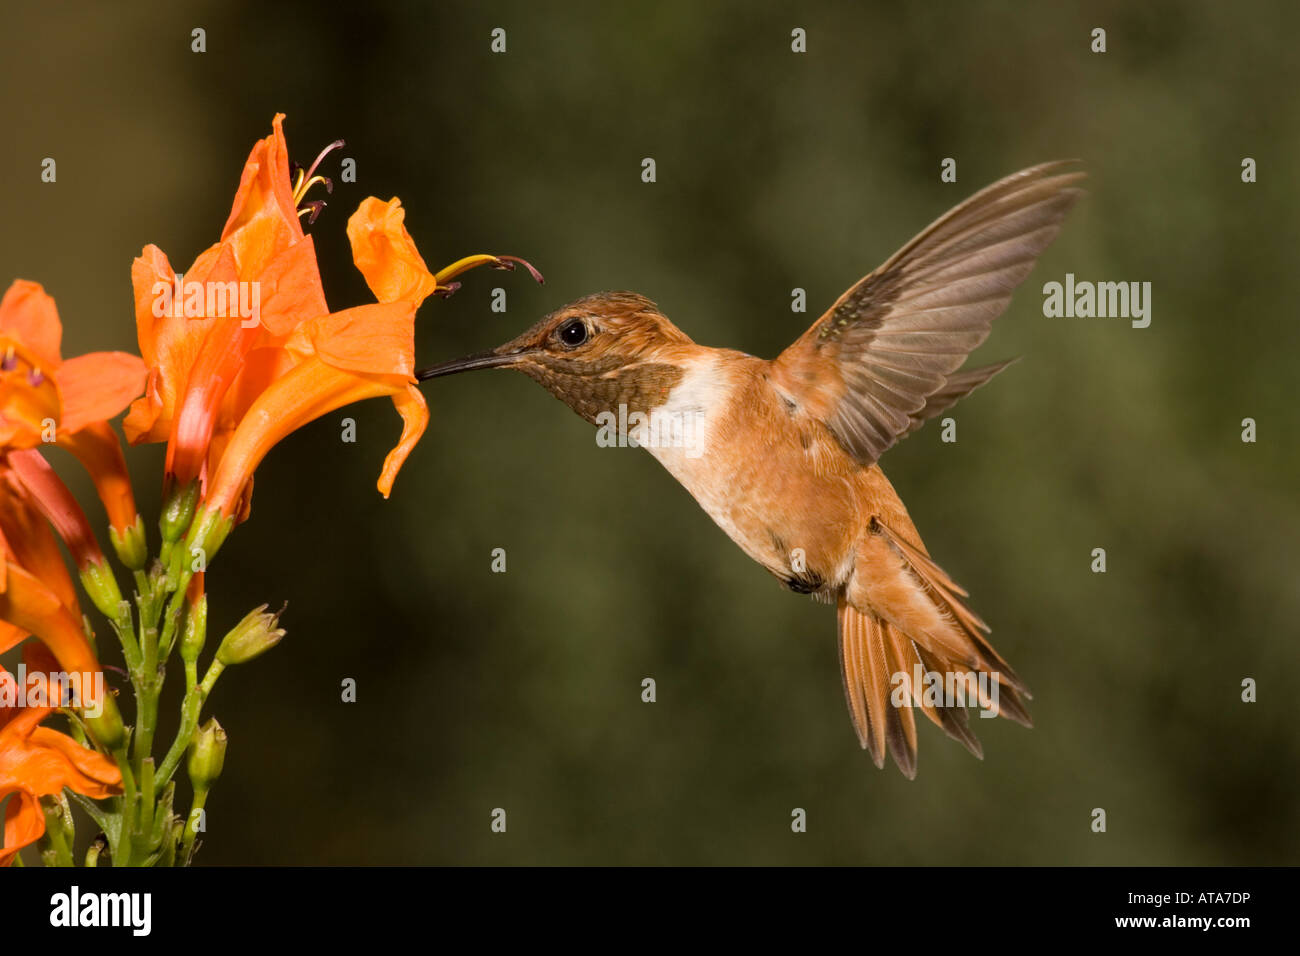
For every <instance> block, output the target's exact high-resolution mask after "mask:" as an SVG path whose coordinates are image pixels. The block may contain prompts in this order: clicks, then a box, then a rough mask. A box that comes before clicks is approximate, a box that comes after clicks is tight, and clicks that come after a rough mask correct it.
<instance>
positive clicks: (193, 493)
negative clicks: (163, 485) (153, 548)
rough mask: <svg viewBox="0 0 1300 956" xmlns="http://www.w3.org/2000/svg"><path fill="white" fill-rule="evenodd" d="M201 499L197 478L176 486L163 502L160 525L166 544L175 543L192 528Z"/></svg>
mask: <svg viewBox="0 0 1300 956" xmlns="http://www.w3.org/2000/svg"><path fill="white" fill-rule="evenodd" d="M198 501H199V483H198V481H197V479H196V480H195V481H191V482H190V483H189V484H187V485H185V486H184V487H183V488H174V489H172V493H171V495H170V496H168V498H167V501H166V502H165V503H164V504H163V511H162V517H161V518H160V519H159V520H158V525H159V527H160V528H161V530H162V537H163V543H164V544H169V545H170V544H175V543H176V542H177V541H179V540H180V539H181V537H182V536H183V535H184V534H185V532H186V531H188V530H189V528H190V522H191V521H193V520H194V508H195V507H196V506H197V505H198Z"/></svg>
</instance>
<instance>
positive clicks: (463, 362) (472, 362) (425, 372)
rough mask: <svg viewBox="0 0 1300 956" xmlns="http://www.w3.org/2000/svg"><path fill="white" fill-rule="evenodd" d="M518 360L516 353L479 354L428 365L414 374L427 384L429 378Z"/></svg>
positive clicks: (496, 366)
mask: <svg viewBox="0 0 1300 956" xmlns="http://www.w3.org/2000/svg"><path fill="white" fill-rule="evenodd" d="M518 359H519V353H518V352H506V353H504V354H503V353H500V352H495V351H493V352H479V353H478V354H477V355H467V356H465V357H464V358H458V359H452V360H451V361H450V362H442V363H440V364H438V365H430V366H429V367H428V368H422V369H420V370H419V371H418V372H416V373H415V377H416V380H418V381H421V382H427V381H428V380H429V379H431V378H441V377H442V376H443V375H455V374H456V373H457V372H472V371H473V370H474V369H476V368H500V367H501V366H503V365H512V364H514V363H515V362H516V361H518Z"/></svg>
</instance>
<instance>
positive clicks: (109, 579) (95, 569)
mask: <svg viewBox="0 0 1300 956" xmlns="http://www.w3.org/2000/svg"><path fill="white" fill-rule="evenodd" d="M81 586H82V587H84V588H85V589H86V593H87V594H88V595H90V600H91V601H93V602H94V604H95V607H97V608H99V613H101V614H103V615H104V617H106V618H108V619H109V620H111V621H116V620H117V619H118V618H120V617H121V616H122V592H121V591H119V590H118V587H117V578H115V577H113V570H112V569H111V568H110V567H109V566H108V564H107V562H100V561H91V562H90V563H89V564H88V565H86V566H85V567H84V568H82V569H81ZM128 610H129V608H128Z"/></svg>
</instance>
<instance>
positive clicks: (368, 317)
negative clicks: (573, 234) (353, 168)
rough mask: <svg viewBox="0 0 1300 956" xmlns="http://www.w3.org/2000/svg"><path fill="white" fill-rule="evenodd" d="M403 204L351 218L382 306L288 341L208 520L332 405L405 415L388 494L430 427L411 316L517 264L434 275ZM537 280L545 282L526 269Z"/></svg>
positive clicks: (461, 267)
mask: <svg viewBox="0 0 1300 956" xmlns="http://www.w3.org/2000/svg"><path fill="white" fill-rule="evenodd" d="M404 218H405V212H404V210H403V209H402V204H401V202H400V200H398V199H395V198H394V199H392V200H390V201H389V202H387V203H385V202H381V201H380V200H378V199H376V198H374V197H370V198H368V199H366V200H365V201H364V202H362V203H361V206H360V207H359V208H358V209H357V211H356V213H354V214H353V216H352V218H351V219H350V220H348V239H349V240H350V241H351V243H352V256H353V259H354V261H355V262H356V264H357V267H358V268H359V269H360V270H361V272H362V275H364V276H365V279H366V283H367V285H369V286H370V289H371V291H372V292H373V293H374V294H375V297H376V298H377V299H379V302H378V303H376V304H373V305H363V306H358V307H356V308H353V309H345V310H344V311H342V312H334V313H326V314H322V315H318V316H315V317H313V318H311V319H309V320H307V321H305V322H303V323H302V324H301V325H299V326H298V327H297V328H296V329H295V330H294V332H293V334H292V335H291V336H289V338H288V339H287V340H286V341H285V343H284V347H283V355H284V357H285V359H286V360H287V362H286V363H285V364H287V366H288V367H287V368H285V369H284V370H283V371H282V373H281V374H280V375H278V376H277V377H276V378H275V379H273V380H272V381H271V382H269V383H268V384H267V386H266V387H265V389H264V390H263V391H262V392H261V394H260V395H258V396H257V398H256V399H255V400H254V401H253V403H252V404H251V405H250V406H249V409H248V411H247V413H246V414H245V415H244V417H243V419H242V420H241V421H240V423H239V425H238V427H237V428H236V429H235V431H234V433H233V434H232V436H231V438H230V441H229V443H228V444H227V445H226V448H225V452H224V454H223V456H222V459H221V464H220V466H219V467H218V468H217V470H216V473H215V475H214V477H213V479H212V482H211V485H210V487H209V489H208V495H207V500H206V505H207V512H208V515H209V516H212V515H215V514H217V513H220V514H221V515H222V516H224V517H227V518H229V517H231V516H232V515H233V514H234V513H235V511H236V506H237V504H238V503H239V501H240V500H241V497H242V496H243V494H244V490H245V488H246V486H247V484H248V482H249V481H251V480H252V476H253V472H254V471H255V470H256V468H257V466H258V465H259V464H260V463H261V461H262V459H263V458H264V457H265V456H266V454H267V452H268V451H270V450H271V448H272V447H273V446H274V445H275V444H276V443H277V442H279V441H280V439H282V438H283V437H284V436H286V435H288V434H289V433H290V432H292V431H294V430H295V429H297V428H300V427H301V426H303V425H305V424H306V423H307V422H310V421H313V420H314V419H316V418H319V417H320V416H321V415H324V414H326V413H328V412H331V411H333V410H334V409H336V408H340V407H342V406H343V405H349V404H351V403H353V402H358V401H361V400H362V399H365V398H377V397H381V396H387V397H389V398H391V399H392V401H393V405H394V406H395V407H396V409H397V413H398V414H399V415H400V416H401V418H402V435H401V438H400V439H399V440H398V443H397V445H396V446H395V447H394V448H393V449H392V451H390V452H389V453H388V456H387V458H386V459H385V460H384V467H383V471H382V472H381V474H380V476H379V482H378V487H379V491H380V493H381V494H383V495H384V496H385V497H387V496H388V494H389V493H390V492H391V491H392V487H393V481H394V479H395V478H396V477H397V472H398V470H399V469H400V468H401V466H402V464H403V462H405V460H406V457H407V455H409V454H410V452H411V449H412V448H414V447H415V444H416V442H417V441H419V439H420V436H421V435H422V434H423V433H424V429H425V426H426V425H427V424H428V421H429V411H428V407H427V406H426V405H425V403H424V396H423V395H422V394H421V393H420V391H419V389H418V388H416V385H415V311H416V309H418V308H419V306H420V304H421V303H422V302H423V301H424V300H425V298H427V297H428V296H429V295H430V294H432V293H434V292H439V291H450V290H452V289H454V288H455V285H453V284H451V280H452V278H453V277H455V276H456V275H459V274H460V273H462V272H465V271H466V270H468V269H472V268H474V267H476V266H479V265H493V266H496V267H498V268H513V266H514V263H515V262H522V260H516V259H513V258H510V257H504V256H488V255H479V256H469V257H467V258H465V259H461V260H459V261H458V262H455V263H453V264H452V265H450V266H448V267H447V268H446V269H443V270H442V271H441V272H438V273H437V274H434V273H431V272H430V271H429V269H428V267H427V266H426V265H425V263H424V259H423V258H422V257H421V256H420V253H419V251H418V250H417V249H416V247H415V242H414V241H413V240H412V239H411V236H410V234H409V233H408V232H407V231H406V227H405V225H404V224H403V220H404ZM523 264H524V265H525V266H526V267H527V268H528V269H529V271H530V272H532V273H533V275H534V276H536V277H537V279H538V280H539V281H540V280H541V276H540V275H539V274H538V273H537V272H536V271H535V270H533V269H532V267H531V266H528V265H527V263H523Z"/></svg>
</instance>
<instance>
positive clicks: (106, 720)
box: [85, 690, 126, 753]
mask: <svg viewBox="0 0 1300 956" xmlns="http://www.w3.org/2000/svg"><path fill="white" fill-rule="evenodd" d="M96 703H98V704H99V705H100V708H99V709H100V713H99V716H98V717H89V716H88V717H86V718H85V721H86V726H87V727H89V728H90V732H91V734H92V735H93V736H94V738H95V740H97V741H98V742H99V744H100V746H102V747H103V748H104V749H105V750H107V751H108V752H109V753H112V752H113V751H115V750H120V749H121V748H122V747H123V746H125V745H126V726H125V725H124V724H123V723H122V713H121V711H119V710H118V709H117V701H116V700H115V699H114V698H113V694H112V692H110V691H107V690H106V691H105V692H104V695H103V697H102V698H101V700H99V701H96Z"/></svg>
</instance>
